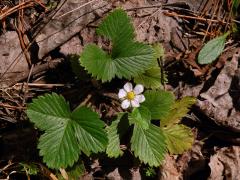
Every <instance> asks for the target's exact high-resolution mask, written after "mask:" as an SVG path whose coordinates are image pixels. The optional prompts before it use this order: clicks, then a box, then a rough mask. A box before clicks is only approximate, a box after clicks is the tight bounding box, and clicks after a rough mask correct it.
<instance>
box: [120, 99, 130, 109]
mask: <svg viewBox="0 0 240 180" xmlns="http://www.w3.org/2000/svg"><path fill="white" fill-rule="evenodd" d="M129 106H130V101H129V100H127V99H125V100H124V101H123V102H122V104H121V107H122V108H123V109H127V108H128V107H129Z"/></svg>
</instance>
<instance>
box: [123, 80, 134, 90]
mask: <svg viewBox="0 0 240 180" xmlns="http://www.w3.org/2000/svg"><path fill="white" fill-rule="evenodd" d="M123 88H124V89H125V91H127V92H130V91H132V90H133V87H132V84H131V83H130V82H127V83H126V84H125V85H124V86H123Z"/></svg>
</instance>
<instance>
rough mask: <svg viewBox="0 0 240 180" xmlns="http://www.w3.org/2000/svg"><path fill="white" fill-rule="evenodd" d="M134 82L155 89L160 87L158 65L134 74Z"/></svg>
mask: <svg viewBox="0 0 240 180" xmlns="http://www.w3.org/2000/svg"><path fill="white" fill-rule="evenodd" d="M134 82H135V83H136V84H142V85H143V86H144V87H146V88H152V89H157V88H160V87H162V83H161V69H160V67H158V66H156V67H152V68H150V69H148V70H146V71H145V72H144V73H143V74H140V75H139V76H136V77H135V78H134Z"/></svg>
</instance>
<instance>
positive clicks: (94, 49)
mask: <svg viewBox="0 0 240 180" xmlns="http://www.w3.org/2000/svg"><path fill="white" fill-rule="evenodd" d="M80 61H81V64H82V66H83V67H85V69H86V70H87V71H88V72H90V73H91V74H92V75H93V76H94V77H96V78H97V79H101V80H102V81H103V82H105V81H110V80H111V79H112V78H114V76H115V74H116V72H117V69H116V65H115V62H114V61H113V60H112V59H111V57H110V56H109V55H108V54H106V53H105V52H104V51H103V50H102V49H101V48H99V47H98V46H97V45H95V44H89V45H87V46H86V47H85V49H84V51H83V53H82V55H81V58H80Z"/></svg>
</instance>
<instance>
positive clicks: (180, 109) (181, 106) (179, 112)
mask: <svg viewBox="0 0 240 180" xmlns="http://www.w3.org/2000/svg"><path fill="white" fill-rule="evenodd" d="M195 103H196V98H194V97H183V98H182V99H180V100H177V101H176V102H174V104H173V105H172V107H171V111H170V112H169V113H168V115H167V116H165V117H164V118H163V119H161V127H164V126H171V125H173V124H176V123H179V121H180V120H181V119H182V118H183V117H184V116H186V114H187V113H188V111H189V108H190V107H191V106H192V105H193V104H195Z"/></svg>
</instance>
